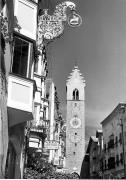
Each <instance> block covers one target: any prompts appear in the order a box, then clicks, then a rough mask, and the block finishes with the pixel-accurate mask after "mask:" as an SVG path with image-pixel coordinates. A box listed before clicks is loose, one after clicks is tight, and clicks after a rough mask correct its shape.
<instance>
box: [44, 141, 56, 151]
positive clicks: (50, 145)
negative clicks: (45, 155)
mask: <svg viewBox="0 0 126 180" xmlns="http://www.w3.org/2000/svg"><path fill="white" fill-rule="evenodd" d="M44 147H45V149H49V150H54V149H58V147H59V143H58V142H56V141H45V143H44Z"/></svg>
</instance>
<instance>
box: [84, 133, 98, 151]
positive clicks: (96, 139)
mask: <svg viewBox="0 0 126 180" xmlns="http://www.w3.org/2000/svg"><path fill="white" fill-rule="evenodd" d="M92 142H94V143H98V138H96V137H95V136H91V137H90V139H89V143H88V147H87V151H86V153H89V152H90V147H91V144H92Z"/></svg>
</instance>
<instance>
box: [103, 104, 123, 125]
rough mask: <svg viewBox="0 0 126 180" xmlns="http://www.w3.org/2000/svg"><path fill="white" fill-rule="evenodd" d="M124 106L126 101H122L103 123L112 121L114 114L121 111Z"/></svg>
mask: <svg viewBox="0 0 126 180" xmlns="http://www.w3.org/2000/svg"><path fill="white" fill-rule="evenodd" d="M124 107H126V102H120V103H119V104H118V105H117V106H116V107H115V109H114V110H113V111H112V112H111V113H110V114H109V115H108V116H107V117H106V118H105V119H104V120H103V121H102V122H101V124H102V125H104V123H107V122H108V121H110V120H111V119H112V118H113V117H114V116H116V114H117V113H119V112H120V110H123V108H124Z"/></svg>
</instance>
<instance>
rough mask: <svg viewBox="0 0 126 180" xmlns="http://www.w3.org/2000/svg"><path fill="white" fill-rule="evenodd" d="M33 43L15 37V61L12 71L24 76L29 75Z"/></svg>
mask: <svg viewBox="0 0 126 180" xmlns="http://www.w3.org/2000/svg"><path fill="white" fill-rule="evenodd" d="M31 49H32V43H30V42H28V41H26V40H24V39H21V38H19V37H14V50H13V63H12V68H11V71H12V73H14V74H18V75H21V76H23V77H28V76H29V64H30V59H31V53H32V52H31Z"/></svg>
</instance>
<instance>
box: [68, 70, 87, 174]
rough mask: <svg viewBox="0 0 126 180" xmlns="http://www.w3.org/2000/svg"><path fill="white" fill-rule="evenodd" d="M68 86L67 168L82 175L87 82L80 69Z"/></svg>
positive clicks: (71, 76)
mask: <svg viewBox="0 0 126 180" xmlns="http://www.w3.org/2000/svg"><path fill="white" fill-rule="evenodd" d="M66 86H67V117H66V119H67V123H66V125H67V128H66V168H67V169H68V171H69V172H70V173H73V172H76V173H78V174H80V170H81V165H82V161H83V158H84V154H85V89H84V88H85V80H84V78H83V77H82V75H81V73H80V71H79V69H78V67H74V69H73V71H72V73H71V74H70V77H69V78H68V80H67V84H66Z"/></svg>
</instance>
